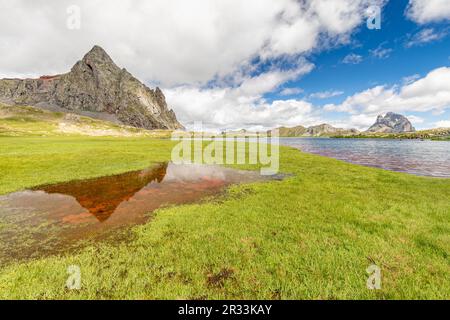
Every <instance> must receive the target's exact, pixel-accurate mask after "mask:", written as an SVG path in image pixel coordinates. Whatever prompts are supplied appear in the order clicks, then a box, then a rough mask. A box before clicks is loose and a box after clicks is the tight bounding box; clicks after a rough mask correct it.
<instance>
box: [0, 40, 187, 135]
mask: <svg viewBox="0 0 450 320" xmlns="http://www.w3.org/2000/svg"><path fill="white" fill-rule="evenodd" d="M0 100H5V101H10V102H11V103H13V104H29V105H39V106H42V107H47V108H52V109H53V108H59V109H61V110H67V112H72V113H78V114H82V115H88V116H90V117H97V118H100V119H107V120H109V121H113V122H116V123H121V124H126V125H130V126H134V127H138V128H145V129H169V130H176V129H182V128H183V126H182V125H181V124H180V123H179V122H178V120H177V119H176V116H175V113H174V112H173V111H172V110H170V109H169V107H168V106H167V103H166V99H165V97H164V94H163V92H162V91H161V90H160V89H159V88H158V89H156V90H152V89H150V88H148V87H147V86H146V85H145V84H143V83H142V82H140V81H139V80H138V79H136V78H135V77H133V75H132V74H130V73H129V72H127V71H126V70H124V69H121V68H119V67H118V66H117V65H116V64H115V63H114V62H113V60H112V59H111V57H110V56H109V55H108V54H107V53H106V51H105V50H103V48H101V47H100V46H97V45H96V46H94V47H93V48H92V49H91V50H90V51H89V52H88V53H86V54H85V56H84V57H83V59H82V60H80V61H78V62H77V63H76V64H75V65H74V66H73V67H72V69H71V71H70V72H68V73H65V74H63V75H60V76H58V77H43V78H40V79H25V80H20V79H17V80H13V81H9V80H0Z"/></svg>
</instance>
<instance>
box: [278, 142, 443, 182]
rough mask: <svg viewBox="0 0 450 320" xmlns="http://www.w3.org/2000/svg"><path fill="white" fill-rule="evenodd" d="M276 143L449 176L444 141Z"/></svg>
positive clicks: (384, 166) (353, 160)
mask: <svg viewBox="0 0 450 320" xmlns="http://www.w3.org/2000/svg"><path fill="white" fill-rule="evenodd" d="M280 144H283V145H287V146H291V147H295V148H299V149H301V150H302V151H304V152H308V153H314V154H319V155H323V156H327V157H332V158H336V159H339V160H344V161H347V162H351V163H355V164H360V165H365V166H370V167H377V168H382V169H386V170H392V171H399V172H406V173H410V174H414V175H420V176H431V177H442V178H449V177H450V142H448V141H420V140H389V139H326V138H324V139H322V138H280Z"/></svg>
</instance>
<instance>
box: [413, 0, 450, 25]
mask: <svg viewBox="0 0 450 320" xmlns="http://www.w3.org/2000/svg"><path fill="white" fill-rule="evenodd" d="M406 14H407V16H408V17H409V18H410V19H411V20H413V21H415V22H417V23H420V24H423V23H428V22H433V21H442V20H447V19H450V5H449V2H448V0H409V6H408V9H407V11H406Z"/></svg>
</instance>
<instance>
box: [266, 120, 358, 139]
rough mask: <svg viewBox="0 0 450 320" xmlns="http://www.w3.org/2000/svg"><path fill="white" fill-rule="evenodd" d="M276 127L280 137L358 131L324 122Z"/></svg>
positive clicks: (329, 134)
mask: <svg viewBox="0 0 450 320" xmlns="http://www.w3.org/2000/svg"><path fill="white" fill-rule="evenodd" d="M277 129H278V132H279V135H280V137H329V136H334V135H343V136H345V135H354V134H358V133H359V131H358V130H356V129H342V128H335V127H333V126H331V125H329V124H326V123H323V124H320V125H317V126H311V127H304V126H296V127H292V128H287V127H279V128H277ZM272 132H273V130H272V131H269V133H272Z"/></svg>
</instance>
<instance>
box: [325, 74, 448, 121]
mask: <svg viewBox="0 0 450 320" xmlns="http://www.w3.org/2000/svg"><path fill="white" fill-rule="evenodd" d="M448 108H450V68H449V67H442V68H438V69H435V70H433V71H431V72H430V73H428V74H427V75H426V76H425V77H423V78H421V79H418V80H416V81H414V82H412V83H407V84H404V85H403V86H400V87H399V86H393V87H387V86H377V87H374V88H371V89H368V90H365V91H363V92H359V93H357V94H355V95H353V96H350V97H348V98H347V99H346V100H345V101H344V102H343V103H342V104H338V105H336V104H328V105H326V106H324V110H326V111H340V112H347V113H349V114H351V115H352V116H358V117H361V118H360V119H359V120H361V119H362V118H364V117H374V116H376V115H378V114H381V113H385V112H389V111H393V112H432V113H433V114H440V113H442V112H444V110H446V109H448ZM416 120H418V121H419V122H420V119H419V118H416Z"/></svg>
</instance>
